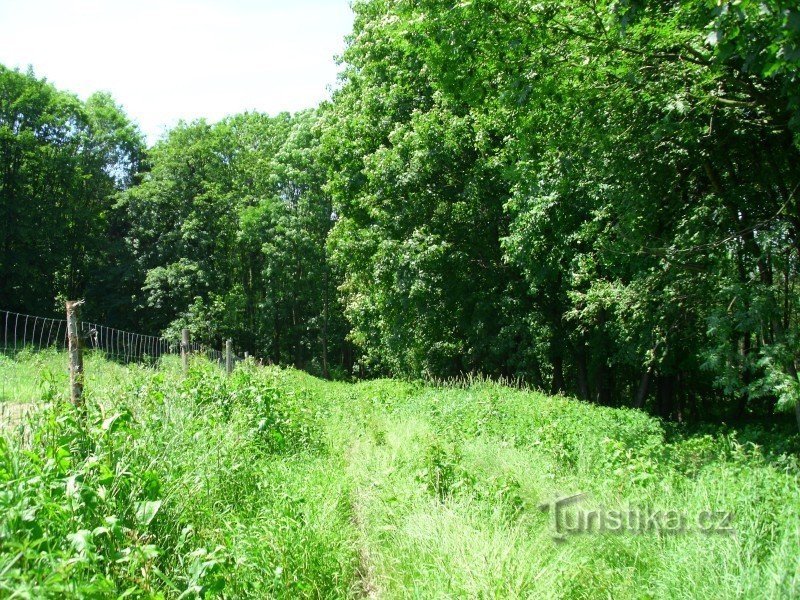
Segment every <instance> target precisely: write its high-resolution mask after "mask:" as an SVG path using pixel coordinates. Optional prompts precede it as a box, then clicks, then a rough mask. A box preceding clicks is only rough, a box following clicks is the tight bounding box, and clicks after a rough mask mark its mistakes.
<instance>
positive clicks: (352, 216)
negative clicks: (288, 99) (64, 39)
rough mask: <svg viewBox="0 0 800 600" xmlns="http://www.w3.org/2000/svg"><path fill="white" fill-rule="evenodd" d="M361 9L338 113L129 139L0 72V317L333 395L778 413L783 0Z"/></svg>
mask: <svg viewBox="0 0 800 600" xmlns="http://www.w3.org/2000/svg"><path fill="white" fill-rule="evenodd" d="M353 9H354V11H355V24H354V29H353V32H352V33H351V35H350V36H349V37H348V44H347V49H346V51H345V53H344V55H343V57H342V71H341V78H340V79H341V80H340V82H339V85H338V86H337V88H336V90H335V92H334V94H333V97H332V99H331V100H330V101H328V102H325V103H323V104H322V105H320V106H318V107H317V108H315V109H313V110H308V111H305V112H301V113H298V114H295V115H288V114H281V115H278V116H267V115H264V114H258V113H246V114H239V115H235V116H231V117H229V118H226V119H224V120H222V121H220V122H218V123H214V124H210V123H207V122H205V121H202V120H200V121H195V122H191V123H181V124H180V125H178V126H177V127H175V128H174V129H172V130H171V131H169V132H168V133H167V134H166V135H165V136H164V137H163V138H162V139H161V140H160V141H158V142H157V143H156V144H155V145H154V146H153V147H152V148H149V149H148V148H146V146H145V144H144V142H143V141H142V137H141V135H140V134H139V132H138V130H137V129H136V127H135V126H134V125H132V124H131V122H130V120H129V119H128V117H127V116H126V115H125V114H124V113H123V112H122V111H121V109H120V108H119V107H118V106H116V105H115V104H114V102H113V100H112V99H111V98H110V97H109V96H108V95H103V94H98V95H95V96H92V97H91V98H89V100H87V101H86V102H81V101H79V100H78V99H76V98H75V97H74V96H71V95H69V94H65V93H63V92H59V91H57V90H55V89H54V88H53V87H52V86H51V85H50V84H49V83H47V82H46V81H43V80H40V79H37V78H36V77H35V75H34V74H32V73H30V72H28V73H21V72H18V71H12V70H8V69H2V70H0V157H1V158H0V160H2V162H0V169H2V174H1V175H0V210H2V211H3V214H4V215H5V218H4V220H3V223H2V225H1V226H2V227H3V246H2V251H1V252H2V254H0V272H1V273H2V287H1V288H0V302H2V303H3V305H4V306H6V307H9V308H12V309H25V310H29V311H44V310H48V309H53V308H54V307H55V306H57V299H60V298H63V297H66V296H72V297H77V296H86V297H87V298H90V299H92V301H91V302H90V303H89V305H88V306H90V307H92V308H91V310H93V311H96V312H97V313H98V314H97V318H98V319H100V318H103V319H105V320H107V321H110V322H111V323H112V324H114V325H117V326H121V327H123V326H124V327H136V328H138V330H147V331H163V332H167V334H171V335H175V334H176V332H177V331H178V330H179V329H180V328H182V327H189V328H190V329H191V330H192V331H193V333H194V335H195V336H196V337H197V338H198V339H202V340H204V341H207V342H209V343H219V342H220V340H222V339H224V338H226V337H232V338H233V339H234V340H235V343H236V344H237V346H238V347H240V348H242V349H243V350H249V351H250V352H252V353H255V354H257V355H260V356H264V357H266V358H270V359H272V360H273V361H276V362H281V363H286V364H293V365H296V366H299V367H302V368H305V369H308V370H310V371H312V372H315V373H319V374H320V375H323V376H326V377H344V376H351V375H359V376H380V375H391V376H404V377H436V378H444V377H453V376H458V375H460V374H463V373H468V372H481V373H484V374H487V375H490V376H498V377H499V376H506V377H520V378H523V379H524V380H526V381H527V382H529V383H530V384H532V385H535V386H538V387H542V388H545V389H546V390H548V391H551V392H554V393H558V392H563V393H567V394H572V395H575V396H578V397H580V398H583V399H585V400H587V401H592V402H597V403H601V404H605V405H617V406H620V405H622V406H634V407H641V408H646V409H648V410H651V411H652V412H654V413H657V414H660V415H662V416H664V417H667V418H675V419H682V420H701V419H720V418H731V417H746V416H754V415H772V414H774V413H776V412H780V411H790V410H792V409H793V407H796V406H798V402H797V400H798V398H800V380H798V374H797V368H798V350H799V349H800V339H799V336H800V328H799V327H798V309H800V306H798V305H799V304H800V302H799V301H800V295H799V294H798V290H797V284H798V267H799V266H800V238H799V237H798V231H799V228H800V76H799V75H798V70H799V68H800V11H799V10H798V8H797V7H796V6H795V5H794V4H793V3H791V2H784V1H776V0H769V1H766V2H763V1H760V2H755V1H750V0H737V1H736V2H726V1H721V2H718V3H709V2H705V1H700V0H689V1H682V2H678V1H674V2H645V1H637V0H623V1H615V2H607V1H603V0H557V1H545V2H541V3H536V4H532V3H530V2H526V1H523V0H472V1H470V0H465V1H445V0H413V1H412V0H367V1H357V2H355V4H354V6H353ZM796 410H797V411H798V413H797V414H798V419H800V408H797V409H796Z"/></svg>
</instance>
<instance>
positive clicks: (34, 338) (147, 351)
mask: <svg viewBox="0 0 800 600" xmlns="http://www.w3.org/2000/svg"><path fill="white" fill-rule="evenodd" d="M78 334H79V337H80V342H81V346H82V347H83V349H84V350H86V351H91V352H92V353H93V354H99V355H101V356H103V357H105V358H106V359H108V360H110V361H114V362H117V363H122V364H130V363H137V364H142V365H148V366H156V365H158V364H159V362H160V361H161V359H162V358H164V357H165V356H180V355H181V342H180V341H179V340H174V339H169V338H166V337H160V336H153V335H144V334H140V333H135V332H131V331H124V330H122V329H115V328H113V327H108V326H106V325H101V324H99V323H92V322H90V321H79V322H78ZM0 336H2V347H0V403H2V402H4V401H14V402H20V403H25V402H30V401H32V400H33V398H35V397H36V396H37V395H38V391H39V390H38V385H37V384H36V382H35V381H33V380H34V379H35V378H36V377H37V376H38V374H36V373H35V372H32V370H31V369H19V368H17V365H16V364H15V363H16V362H17V360H18V359H20V358H21V357H22V355H31V354H34V353H41V355H42V356H45V355H47V352H46V351H50V353H51V354H52V355H53V359H54V360H55V361H61V360H62V358H63V357H60V356H58V357H56V356H55V355H57V354H59V353H60V352H63V351H66V350H67V349H68V346H69V343H68V335H67V320H66V319H56V318H50V317H39V316H36V315H28V314H24V313H18V312H13V311H8V310H1V309H0ZM187 352H188V354H190V355H192V356H204V357H206V358H207V359H208V360H210V361H212V362H215V363H217V364H218V365H220V366H221V367H224V366H225V359H226V357H225V353H224V352H222V351H220V350H217V349H216V348H212V347H210V346H208V345H206V344H201V343H199V342H189V344H188V346H187ZM231 360H232V362H233V364H234V365H235V364H237V363H239V362H242V361H243V360H244V358H243V357H242V356H240V355H238V354H235V353H233V354H232V356H231ZM63 366H64V368H65V369H66V366H67V365H66V363H64V365H63ZM29 379H30V380H31V381H28V380H29Z"/></svg>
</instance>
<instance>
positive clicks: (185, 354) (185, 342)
mask: <svg viewBox="0 0 800 600" xmlns="http://www.w3.org/2000/svg"><path fill="white" fill-rule="evenodd" d="M181 360H182V361H183V374H184V375H186V374H187V373H188V372H189V330H188V329H184V330H183V331H181Z"/></svg>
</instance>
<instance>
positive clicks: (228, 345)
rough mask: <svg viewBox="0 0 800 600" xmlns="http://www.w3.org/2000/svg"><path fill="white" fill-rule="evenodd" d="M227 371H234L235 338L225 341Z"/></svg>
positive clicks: (229, 372)
mask: <svg viewBox="0 0 800 600" xmlns="http://www.w3.org/2000/svg"><path fill="white" fill-rule="evenodd" d="M225 372H226V373H227V374H228V375H230V374H231V373H232V372H233V340H228V341H226V342H225Z"/></svg>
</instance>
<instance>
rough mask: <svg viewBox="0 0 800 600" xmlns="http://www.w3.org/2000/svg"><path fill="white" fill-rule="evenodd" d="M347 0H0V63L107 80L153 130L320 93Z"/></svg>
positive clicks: (95, 85)
mask: <svg viewBox="0 0 800 600" xmlns="http://www.w3.org/2000/svg"><path fill="white" fill-rule="evenodd" d="M352 19H353V16H352V12H351V10H350V7H349V2H348V0H291V1H290V2H286V1H285V0H284V1H280V0H261V1H259V0H228V1H225V0H196V1H192V2H189V1H187V0H161V1H157V0H139V1H137V2H121V1H109V0H106V1H102V0H0V63H2V64H4V65H6V66H9V67H20V68H23V69H24V68H26V67H27V66H28V65H32V66H33V67H34V70H35V71H36V74H37V75H38V76H40V77H41V76H44V77H47V78H48V79H49V80H50V81H52V82H53V83H54V84H55V85H57V86H58V87H59V88H62V89H67V90H70V91H73V92H75V93H77V94H78V95H79V96H81V97H82V98H85V97H87V96H88V95H89V94H91V93H92V92H94V91H97V90H106V91H109V92H111V94H112V95H113V96H114V98H115V99H116V100H117V102H120V103H121V104H122V105H123V106H124V107H125V110H126V111H127V112H128V114H129V115H130V116H131V117H132V118H134V119H135V120H136V121H138V122H139V124H140V126H141V127H142V130H143V131H144V132H145V133H146V134H147V135H148V138H149V139H150V141H151V142H152V141H154V140H155V139H156V138H157V137H158V135H159V134H160V133H161V132H163V130H164V128H165V127H169V126H171V125H173V124H174V123H175V122H176V121H177V120H179V119H181V118H183V119H194V118H199V117H205V118H207V119H210V120H217V119H220V118H222V117H223V116H225V115H228V114H232V113H235V112H240V111H244V110H260V111H264V112H268V113H271V114H275V113H277V112H280V111H284V110H288V111H292V112H294V111H297V110H300V109H303V108H308V107H311V106H314V105H316V104H318V103H319V102H320V101H321V100H323V99H324V98H326V97H327V96H328V92H327V86H329V85H333V84H334V83H335V81H336V74H337V72H338V66H337V65H336V64H335V62H334V55H336V54H340V53H341V52H342V50H343V49H344V36H345V35H347V34H348V33H349V31H350V29H351V26H352Z"/></svg>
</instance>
